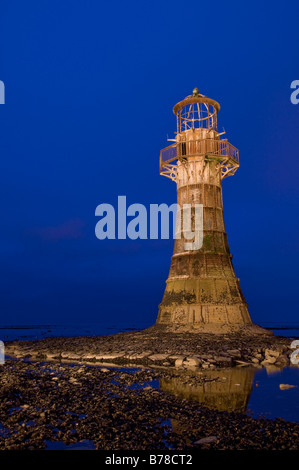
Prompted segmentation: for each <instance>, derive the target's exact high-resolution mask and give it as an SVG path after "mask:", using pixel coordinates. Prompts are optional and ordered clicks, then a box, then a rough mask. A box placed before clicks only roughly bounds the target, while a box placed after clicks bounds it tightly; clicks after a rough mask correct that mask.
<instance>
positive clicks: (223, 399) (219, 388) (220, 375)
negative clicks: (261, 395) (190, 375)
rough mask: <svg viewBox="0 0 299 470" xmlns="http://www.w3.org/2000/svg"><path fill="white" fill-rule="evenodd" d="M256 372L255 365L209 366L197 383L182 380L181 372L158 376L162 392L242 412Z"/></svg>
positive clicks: (222, 408) (183, 378)
mask: <svg viewBox="0 0 299 470" xmlns="http://www.w3.org/2000/svg"><path fill="white" fill-rule="evenodd" d="M255 372H256V370H255V369H251V368H248V367H246V368H233V369H218V370H211V371H205V372H203V373H202V374H201V375H198V383H196V384H195V385H190V384H189V383H188V384H185V383H184V381H186V377H185V376H184V375H183V376H182V377H180V376H178V377H175V378H171V379H167V380H166V379H161V381H160V387H161V390H164V391H165V392H168V393H171V394H173V395H178V396H180V397H182V398H186V399H191V400H194V401H197V402H199V403H201V404H203V405H205V406H208V407H210V408H213V409H216V410H219V411H240V412H245V411H246V410H247V406H248V402H249V398H250V394H251V392H252V383H253V378H254V374H255ZM188 382H190V381H188Z"/></svg>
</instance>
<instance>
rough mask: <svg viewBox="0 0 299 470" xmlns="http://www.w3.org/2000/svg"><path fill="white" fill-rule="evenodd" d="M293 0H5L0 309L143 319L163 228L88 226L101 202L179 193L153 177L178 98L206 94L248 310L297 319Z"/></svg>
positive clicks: (158, 267) (152, 300)
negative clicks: (215, 112)
mask: <svg viewBox="0 0 299 470" xmlns="http://www.w3.org/2000/svg"><path fill="white" fill-rule="evenodd" d="M298 18H299V3H298V1H287V2H271V1H266V2H263V1H251V2H246V3H244V2H240V1H234V2H229V1H228V2H223V1H213V2H207V1H184V2H182V1H180V2H178V1H171V2H170V1H169V2H168V1H167V2H166V1H161V0H159V1H155V0H152V1H151V2H140V1H127V2H121V1H113V2H102V1H99V0H90V1H87V0H84V1H83V0H81V1H79V0H51V1H48V0H43V1H40V0H35V1H32V0H29V1H26V2H24V1H21V0H14V1H11V0H2V2H1V15H0V80H2V81H3V82H4V83H5V87H6V103H5V105H1V106H0V156H1V173H0V174H1V176H0V178H1V184H0V191H1V219H0V224H1V225H0V237H1V239H0V250H1V264H0V273H1V284H0V311H1V320H0V323H1V324H6V325H7V324H34V323H35V324H57V323H58V324H66V325H71V324H79V323H85V324H86V323H98V324H100V323H111V324H118V323H122V324H128V326H131V325H132V324H133V323H135V324H136V325H137V324H141V323H142V324H148V325H150V324H152V323H154V321H155V319H156V316H157V312H158V305H159V303H160V302H161V300H162V295H163V292H164V288H165V281H166V279H167V277H168V271H169V267H170V257H171V255H172V250H173V240H137V241H132V240H105V241H100V240H98V239H97V238H96V237H95V225H96V222H97V221H98V218H96V217H95V208H96V207H97V205H99V204H101V203H110V204H113V205H115V204H116V203H117V197H118V195H126V196H127V203H128V204H132V203H135V202H138V203H142V204H144V205H146V206H147V207H149V204H151V203H152V204H154V203H159V204H160V203H167V204H172V203H174V202H176V186H175V184H174V183H173V182H171V181H170V180H168V179H166V178H164V177H161V176H159V164H158V163H159V152H160V149H161V148H163V147H166V146H167V145H169V142H167V134H168V136H169V137H173V136H174V131H175V130H176V120H175V116H174V115H173V113H172V108H173V106H174V104H175V103H177V102H178V101H180V100H182V99H183V98H184V97H185V96H186V95H189V94H191V93H192V90H193V88H194V87H195V86H197V87H198V88H199V91H200V93H202V94H204V95H207V96H209V97H211V98H214V99H216V100H217V101H218V102H219V103H220V105H221V110H220V113H219V119H218V123H219V129H222V126H223V127H224V128H225V130H226V137H227V138H228V140H229V141H230V142H231V143H232V144H233V145H235V146H236V147H237V148H239V150H240V163H241V166H240V169H239V170H238V171H237V173H236V174H235V176H234V177H230V178H227V179H225V180H224V182H223V196H224V216H225V224H226V230H227V233H228V240H229V244H230V249H231V252H232V253H233V255H234V259H233V261H234V267H235V270H236V274H237V276H238V277H239V278H240V279H241V287H242V289H243V292H244V295H245V297H246V300H247V302H248V304H249V311H250V314H251V317H252V319H253V321H254V322H256V323H260V324H265V323H277V322H279V323H293V322H296V321H298V298H299V287H298V266H299V254H298V208H299V201H298V195H299V188H298V174H299V165H298V162H299V145H298V135H299V133H298V131H299V104H298V105H293V104H292V103H291V101H290V95H291V92H292V90H291V88H290V85H291V82H292V81H293V80H296V79H299V68H298V63H299V62H298V59H299V28H298Z"/></svg>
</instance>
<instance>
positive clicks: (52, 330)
mask: <svg viewBox="0 0 299 470" xmlns="http://www.w3.org/2000/svg"><path fill="white" fill-rule="evenodd" d="M149 326H151V325H149V324H145V323H144V324H142V323H140V322H138V324H115V325H113V324H112V325H111V324H108V325H107V324H89V325H0V340H2V341H4V342H5V341H12V340H16V339H18V340H34V339H42V338H48V337H53V336H66V337H71V336H101V335H111V334H115V333H119V332H123V331H132V330H142V329H144V328H148V327H149ZM261 326H263V327H264V328H269V329H270V330H272V331H273V332H274V334H275V335H277V336H287V337H299V323H298V324H291V325H284V324H266V325H261Z"/></svg>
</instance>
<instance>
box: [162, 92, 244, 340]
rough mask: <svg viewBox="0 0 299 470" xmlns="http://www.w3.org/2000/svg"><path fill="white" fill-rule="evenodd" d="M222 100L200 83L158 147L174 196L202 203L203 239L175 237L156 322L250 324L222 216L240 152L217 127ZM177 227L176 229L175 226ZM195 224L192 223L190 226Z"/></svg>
mask: <svg viewBox="0 0 299 470" xmlns="http://www.w3.org/2000/svg"><path fill="white" fill-rule="evenodd" d="M219 109H220V105H219V104H218V103H217V102H216V101H214V100H212V99H210V98H207V97H206V96H203V95H201V94H199V92H198V89H197V88H195V89H194V90H193V94H192V95H190V96H187V97H186V98H185V99H184V100H183V101H181V102H179V103H177V104H176V105H175V107H174V109H173V111H174V113H175V115H176V117H177V133H176V137H175V139H174V141H175V143H174V144H173V145H171V146H169V147H167V148H165V149H163V150H161V153H160V173H161V174H162V175H164V176H166V177H168V178H170V179H172V180H173V181H175V182H176V184H177V202H178V205H179V207H181V208H183V206H184V204H189V205H191V207H192V209H191V210H192V211H193V212H192V213H191V217H193V222H192V223H193V227H194V219H195V217H194V210H195V205H198V204H202V205H203V227H202V230H203V245H202V247H201V248H200V249H198V250H194V251H188V250H186V249H185V244H186V241H187V240H185V239H184V236H183V232H181V233H182V236H181V238H177V239H176V240H175V245H174V253H173V256H172V260H171V267H170V272H169V277H168V280H167V286H166V289H165V293H164V296H163V300H162V302H161V304H160V308H159V315H158V319H157V324H159V325H165V326H168V327H170V328H171V327H175V328H176V329H178V328H185V329H198V330H207V331H213V330H216V329H217V328H219V327H220V326H221V328H222V329H224V328H225V326H226V327H227V326H234V327H238V326H244V325H246V324H247V325H250V324H252V322H251V319H250V316H249V313H248V310H247V304H246V301H245V299H244V296H243V294H242V291H241V288H240V285H239V279H238V278H237V277H236V275H235V272H234V268H233V265H232V255H231V254H230V251H229V246H228V241H227V236H226V231H225V227H224V219H223V202H222V186H221V184H222V180H223V179H224V178H226V177H227V176H230V175H233V174H234V173H235V172H236V170H237V169H238V167H239V152H238V150H237V149H236V148H235V147H234V146H233V145H231V144H230V143H229V142H228V141H227V139H222V138H221V137H220V136H221V134H220V133H219V132H218V128H217V113H218V111H219ZM179 230H180V229H179ZM193 230H194V228H193Z"/></svg>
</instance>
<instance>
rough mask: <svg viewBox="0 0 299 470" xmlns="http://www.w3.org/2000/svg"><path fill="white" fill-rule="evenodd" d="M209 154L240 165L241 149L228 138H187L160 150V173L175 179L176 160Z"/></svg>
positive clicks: (220, 159)
mask: <svg viewBox="0 0 299 470" xmlns="http://www.w3.org/2000/svg"><path fill="white" fill-rule="evenodd" d="M198 156H207V157H210V158H216V159H218V160H219V162H225V163H228V162H231V164H232V165H233V166H234V167H235V166H239V150H238V149H237V148H236V147H234V146H233V145H232V144H231V143H229V142H228V141H227V139H202V140H186V141H180V142H177V143H175V144H172V145H169V146H168V147H166V148H164V149H162V150H161V152H160V174H161V175H164V176H166V177H168V178H170V179H172V180H175V173H176V160H178V159H179V160H185V161H187V160H188V159H189V157H198Z"/></svg>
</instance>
